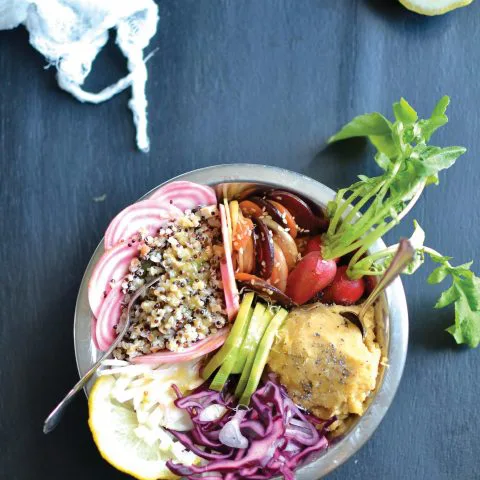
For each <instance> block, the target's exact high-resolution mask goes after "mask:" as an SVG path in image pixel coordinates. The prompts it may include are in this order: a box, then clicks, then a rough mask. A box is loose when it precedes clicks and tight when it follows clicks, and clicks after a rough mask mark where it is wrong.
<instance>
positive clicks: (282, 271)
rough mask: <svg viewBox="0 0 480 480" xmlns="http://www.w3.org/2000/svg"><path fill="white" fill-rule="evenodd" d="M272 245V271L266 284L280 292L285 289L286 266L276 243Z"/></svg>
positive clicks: (283, 256)
mask: <svg viewBox="0 0 480 480" xmlns="http://www.w3.org/2000/svg"><path fill="white" fill-rule="evenodd" d="M273 243H274V256H273V270H272V275H271V276H270V278H269V279H268V282H269V283H270V284H272V285H274V286H275V287H277V288H278V289H279V290H281V291H282V292H284V291H285V289H286V288H287V278H288V265H287V261H286V260H285V255H284V254H283V251H282V249H281V248H280V246H279V245H278V243H277V242H275V241H274V242H273Z"/></svg>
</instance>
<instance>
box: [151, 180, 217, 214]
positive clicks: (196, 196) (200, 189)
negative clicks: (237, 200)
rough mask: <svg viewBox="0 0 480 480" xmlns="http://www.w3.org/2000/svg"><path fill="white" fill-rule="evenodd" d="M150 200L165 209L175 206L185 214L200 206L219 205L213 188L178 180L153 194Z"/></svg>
mask: <svg viewBox="0 0 480 480" xmlns="http://www.w3.org/2000/svg"><path fill="white" fill-rule="evenodd" d="M150 200H157V202H159V203H161V205H162V206H163V207H165V206H166V205H168V204H170V205H174V206H175V207H178V208H179V209H180V210H182V212H184V211H185V210H192V209H193V208H196V207H200V206H205V205H214V204H216V203H217V196H216V194H215V191H214V190H213V188H211V187H207V186H206V185H200V184H198V183H193V182H187V181H185V180H177V181H175V182H171V183H167V185H164V186H163V187H160V188H159V189H158V190H156V191H155V192H153V194H152V195H151V197H150Z"/></svg>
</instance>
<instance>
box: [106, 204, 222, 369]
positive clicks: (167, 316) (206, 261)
mask: <svg viewBox="0 0 480 480" xmlns="http://www.w3.org/2000/svg"><path fill="white" fill-rule="evenodd" d="M220 245H221V230H220V219H219V215H218V208H217V207H216V206H210V207H202V208H199V209H196V210H187V211H186V212H185V214H184V215H182V216H181V217H179V218H177V219H176V220H174V221H170V222H168V223H167V224H165V225H164V226H162V227H161V228H160V229H159V231H158V235H155V236H151V235H147V236H145V237H144V238H143V239H142V242H141V246H140V247H139V250H138V256H137V257H134V258H133V259H132V260H131V262H130V266H129V273H128V275H127V276H126V277H125V279H124V281H123V282H122V285H121V288H122V291H123V293H124V294H125V297H124V302H123V303H124V305H127V304H128V302H129V300H130V295H131V294H133V293H134V292H135V291H136V290H137V289H138V288H140V287H142V286H143V285H144V284H145V283H147V282H149V281H150V280H152V279H153V278H155V277H160V279H159V280H158V282H157V283H156V284H155V285H154V286H152V287H150V288H149V289H148V290H147V291H146V292H145V294H144V295H143V296H141V297H140V300H139V301H138V302H137V303H136V304H135V305H134V306H133V310H132V325H131V326H130V328H129V330H128V332H127V334H126V335H125V337H124V339H123V341H122V342H121V343H120V344H119V346H118V347H117V348H116V349H115V351H114V357H115V358H117V359H119V360H124V359H131V358H134V357H136V356H138V355H144V354H148V353H155V352H158V351H160V350H165V349H166V350H170V351H172V352H178V351H182V350H183V349H185V348H187V347H190V346H191V345H192V344H194V343H195V342H197V341H200V340H203V339H205V338H206V337H207V336H209V335H211V334H214V333H216V332H217V331H218V330H219V329H221V328H222V327H224V326H225V325H226V323H227V317H226V314H225V306H224V299H223V290H222V282H221V279H220V271H219V264H220V256H219V254H221V253H222V250H223V249H222V247H221V246H220ZM123 310H124V311H123V314H122V317H121V319H120V323H119V325H118V326H117V329H118V328H120V327H121V325H122V321H125V316H126V307H124V308H123Z"/></svg>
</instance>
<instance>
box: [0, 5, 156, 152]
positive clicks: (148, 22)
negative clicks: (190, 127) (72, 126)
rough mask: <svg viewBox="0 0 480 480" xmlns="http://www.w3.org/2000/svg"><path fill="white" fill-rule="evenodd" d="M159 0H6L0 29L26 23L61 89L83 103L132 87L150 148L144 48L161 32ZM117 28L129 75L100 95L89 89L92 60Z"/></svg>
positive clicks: (138, 122)
mask: <svg viewBox="0 0 480 480" xmlns="http://www.w3.org/2000/svg"><path fill="white" fill-rule="evenodd" d="M157 23H158V7H157V5H156V4H155V3H154V1H153V0H30V1H29V0H0V30H5V29H11V28H15V27H17V26H18V25H20V24H23V25H24V26H25V28H26V29H27V30H28V32H29V34H30V43H31V44H32V46H33V47H35V48H36V49H37V50H38V51H39V52H41V53H42V54H43V55H44V56H45V58H46V59H47V60H48V62H49V64H52V65H55V67H56V68H57V80H58V85H59V86H60V87H61V88H63V89H64V90H66V91H67V92H70V93H71V94H72V95H73V96H74V97H75V98H77V99H78V100H80V101H81V102H90V103H100V102H104V101H105V100H108V99H110V98H111V97H113V96H114V95H116V94H117V93H119V92H121V91H122V90H125V89H126V88H128V87H132V97H131V99H130V101H129V103H128V105H129V107H130V109H131V110H132V112H133V121H134V122H135V126H136V129H137V145H138V148H139V149H140V150H142V151H144V152H148V150H149V139H148V134H147V98H146V96H145V84H146V82H147V69H146V66H145V62H146V60H148V58H144V56H143V50H144V48H145V47H146V46H147V45H148V44H149V42H150V39H151V38H152V37H153V36H154V35H155V33H156V31H157ZM112 28H115V29H116V30H117V38H116V43H117V45H118V46H119V48H120V50H121V51H122V53H123V54H124V55H125V57H126V58H127V62H128V70H129V72H130V73H129V74H128V75H127V76H126V77H124V78H121V79H120V80H118V81H117V82H116V83H114V84H113V85H110V86H109V87H107V88H105V89H104V90H102V91H101V92H98V93H90V92H86V91H85V90H83V88H82V85H83V82H84V81H85V78H86V77H87V76H88V74H89V73H90V70H91V68H92V62H93V60H94V59H95V57H96V56H97V54H98V52H99V51H100V50H101V49H102V47H103V46H104V45H105V44H106V42H107V40H108V30H110V29H112Z"/></svg>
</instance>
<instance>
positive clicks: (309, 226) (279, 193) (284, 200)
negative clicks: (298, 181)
mask: <svg viewBox="0 0 480 480" xmlns="http://www.w3.org/2000/svg"><path fill="white" fill-rule="evenodd" d="M268 198H271V199H272V200H274V201H276V202H278V203H281V204H282V205H283V206H284V207H285V208H287V209H288V210H289V212H290V213H291V214H292V215H293V216H294V217H295V222H296V223H297V225H298V226H299V227H300V228H302V229H304V230H308V231H309V232H313V231H316V230H317V229H318V226H319V219H318V217H316V216H315V214H314V213H313V212H312V209H311V208H310V207H309V206H308V205H307V203H306V202H305V201H304V200H302V199H301V198H300V197H298V196H297V195H295V194H294V193H291V192H287V191H284V190H274V191H273V192H271V193H269V194H268ZM299 233H301V232H299Z"/></svg>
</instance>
